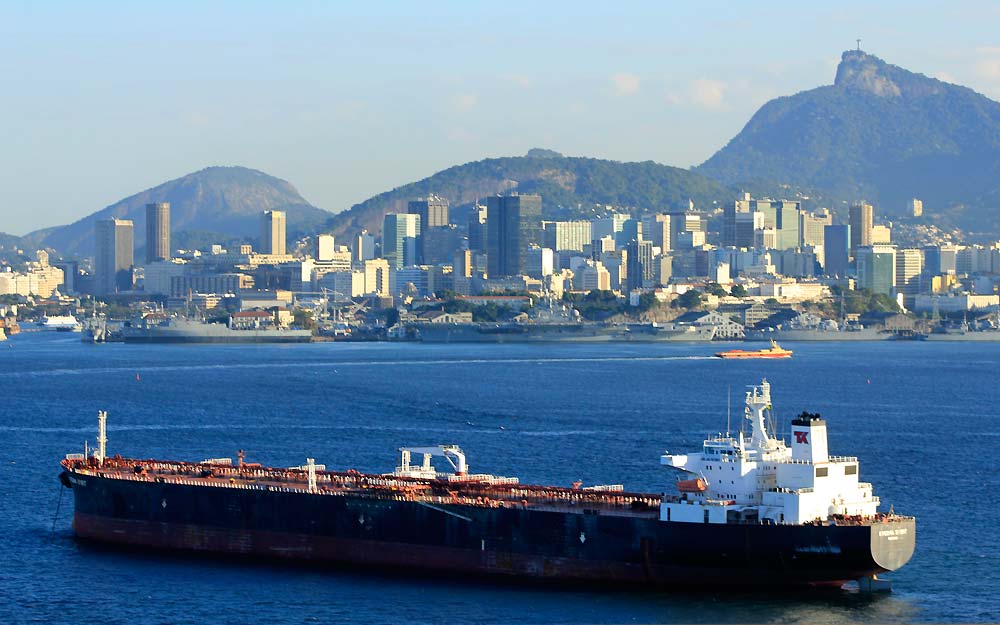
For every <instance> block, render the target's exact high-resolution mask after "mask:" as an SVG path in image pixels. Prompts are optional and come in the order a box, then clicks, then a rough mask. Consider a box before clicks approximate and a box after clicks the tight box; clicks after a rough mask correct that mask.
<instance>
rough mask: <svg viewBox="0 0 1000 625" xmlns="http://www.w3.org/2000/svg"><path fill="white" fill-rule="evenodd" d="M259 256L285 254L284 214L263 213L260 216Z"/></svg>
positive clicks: (275, 212) (277, 212) (278, 212)
mask: <svg viewBox="0 0 1000 625" xmlns="http://www.w3.org/2000/svg"><path fill="white" fill-rule="evenodd" d="M260 252H261V254H276V255H281V256H283V255H284V254H285V212H284V211H264V212H263V213H262V214H261V216H260Z"/></svg>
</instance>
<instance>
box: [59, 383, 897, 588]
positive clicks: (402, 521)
mask: <svg viewBox="0 0 1000 625" xmlns="http://www.w3.org/2000/svg"><path fill="white" fill-rule="evenodd" d="M770 401H771V399H770V386H769V385H768V384H767V382H766V381H765V382H763V383H762V384H761V385H760V386H758V387H755V388H753V389H751V391H749V392H748V393H747V400H746V406H747V412H746V416H747V418H748V419H749V421H750V424H751V430H750V432H749V434H748V435H743V434H738V435H736V436H719V437H712V438H709V439H708V440H706V441H705V443H704V445H703V447H702V450H701V451H700V452H699V453H695V454H690V455H676V454H665V455H664V456H663V458H662V459H661V462H662V463H663V464H664V465H667V466H670V467H672V468H673V469H674V470H675V471H676V470H679V471H680V475H679V476H672V475H669V474H665V475H664V480H665V482H667V483H669V482H671V481H675V482H676V486H677V488H676V491H677V492H670V493H662V492H659V491H661V490H663V489H662V488H657V489H656V491H655V492H654V493H649V492H630V491H628V490H625V488H624V487H623V486H622V485H618V484H611V485H591V486H583V485H582V483H580V482H576V483H574V484H573V485H571V486H568V487H561V486H539V485H529V484H522V483H520V481H519V480H518V479H517V478H515V477H504V476H497V475H492V474H488V473H473V472H472V471H471V470H470V467H469V464H468V461H467V458H466V454H465V452H464V451H463V450H462V449H461V448H459V447H458V446H455V445H432V446H425V447H403V448H400V449H399V461H398V464H396V466H395V468H394V470H393V471H392V472H391V473H385V474H372V473H360V472H358V471H353V470H347V471H329V470H327V469H326V466H325V465H323V464H317V463H316V461H315V460H314V459H313V458H308V459H307V460H306V463H305V464H304V465H300V466H294V467H289V468H276V467H264V466H261V465H259V464H254V463H248V462H246V461H245V454H243V452H242V451H241V452H240V453H239V454H238V455H237V456H238V460H237V461H236V462H234V461H233V460H232V459H230V458H214V459H208V460H204V461H202V462H179V461H162V460H143V459H134V458H131V459H130V458H123V457H121V456H117V455H115V456H109V455H108V453H107V438H108V437H107V432H106V419H107V415H106V414H105V413H102V414H101V415H100V418H99V431H98V446H97V449H96V450H94V451H93V452H90V451H88V450H85V452H84V453H83V454H68V455H67V456H66V458H65V459H64V460H63V461H62V467H63V472H62V473H61V475H60V479H61V480H62V482H63V484H64V485H65V486H67V487H68V488H71V489H72V490H73V494H74V500H75V509H74V518H73V527H74V530H75V532H76V534H77V535H78V536H79V537H81V538H85V539H91V540H98V541H105V542H112V543H120V544H127V545H133V546H141V547H151V548H160V549H180V550H194V551H209V552H221V553H234V554H249V555H257V556H269V557H276V558H291V559H302V560H322V561H331V562H340V563H349V564H353V565H369V566H378V567H391V568H393V569H396V570H399V569H419V570H431V571H440V572H448V573H463V574H466V573H468V574H482V575H500V576H508V577H519V578H536V579H538V578H540V579H549V580H555V581H560V582H601V583H624V584H632V585H634V584H642V585H652V586H661V587H669V588H678V587H685V586H693V587H704V585H705V584H714V587H723V586H725V587H736V588H765V589H772V590H775V589H782V588H794V587H831V586H832V587H838V586H840V585H842V584H843V583H845V582H847V581H852V580H859V581H860V582H862V583H863V585H865V586H867V587H869V588H872V587H874V586H875V585H876V584H875V581H874V579H875V575H876V574H878V573H881V572H884V571H892V570H895V569H897V568H899V567H900V566H902V565H904V564H905V563H906V562H907V561H908V560H909V559H910V557H911V556H912V554H913V549H914V544H915V538H916V536H915V534H916V524H915V521H914V519H913V518H912V517H903V516H899V515H895V514H893V513H888V514H887V513H880V512H878V511H877V507H878V504H879V501H878V499H877V498H876V497H874V496H873V495H872V493H871V486H870V485H868V484H865V483H861V482H858V480H857V467H858V461H857V459H855V458H838V457H831V456H829V455H828V453H827V451H826V445H825V443H826V435H825V423H824V422H823V421H822V419H820V418H819V417H818V416H816V415H805V414H804V415H801V416H800V417H799V418H797V419H796V420H795V421H794V422H793V425H792V432H793V440H792V442H791V444H789V445H786V444H785V443H784V442H783V441H781V440H779V439H777V438H775V437H774V436H773V435H772V434H771V433H770V432H769V430H768V428H767V423H766V419H767V416H766V413H767V410H768V409H769V406H770ZM435 458H444V459H445V462H446V463H447V465H448V466H447V469H450V470H444V471H441V470H439V469H438V468H436V467H435V466H434V464H433V461H434V459H435ZM676 477H679V478H680V479H676V480H675V479H674V478H676Z"/></svg>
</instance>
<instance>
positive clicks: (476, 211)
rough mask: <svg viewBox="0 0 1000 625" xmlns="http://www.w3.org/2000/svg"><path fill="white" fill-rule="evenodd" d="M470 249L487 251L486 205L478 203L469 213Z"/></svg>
mask: <svg viewBox="0 0 1000 625" xmlns="http://www.w3.org/2000/svg"><path fill="white" fill-rule="evenodd" d="M469 249H470V250H473V251H476V252H485V251H486V207H485V206H482V205H481V204H478V203H477V204H476V205H475V206H473V207H472V212H471V213H470V214H469Z"/></svg>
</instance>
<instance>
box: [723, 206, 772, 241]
mask: <svg viewBox="0 0 1000 625" xmlns="http://www.w3.org/2000/svg"><path fill="white" fill-rule="evenodd" d="M763 224H764V215H763V214H762V213H760V212H759V211H758V210H757V200H754V199H752V198H751V197H750V194H749V193H744V194H743V198H742V199H739V200H736V201H735V202H733V203H732V204H731V205H729V206H727V207H725V208H724V209H723V211H722V246H723V247H738V248H744V247H746V248H750V247H754V231H755V230H759V229H761V228H763V227H764V225H763Z"/></svg>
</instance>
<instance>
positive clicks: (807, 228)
mask: <svg viewBox="0 0 1000 625" xmlns="http://www.w3.org/2000/svg"><path fill="white" fill-rule="evenodd" d="M832 223H833V215H831V214H830V211H829V210H827V209H825V208H824V209H823V210H821V211H817V212H815V213H810V212H807V211H800V212H799V247H803V248H805V247H814V246H817V245H823V239H824V237H825V236H826V226H829V225H831V224H832Z"/></svg>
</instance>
